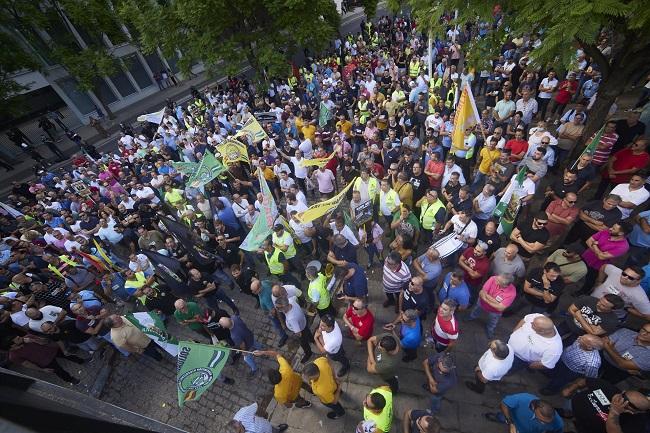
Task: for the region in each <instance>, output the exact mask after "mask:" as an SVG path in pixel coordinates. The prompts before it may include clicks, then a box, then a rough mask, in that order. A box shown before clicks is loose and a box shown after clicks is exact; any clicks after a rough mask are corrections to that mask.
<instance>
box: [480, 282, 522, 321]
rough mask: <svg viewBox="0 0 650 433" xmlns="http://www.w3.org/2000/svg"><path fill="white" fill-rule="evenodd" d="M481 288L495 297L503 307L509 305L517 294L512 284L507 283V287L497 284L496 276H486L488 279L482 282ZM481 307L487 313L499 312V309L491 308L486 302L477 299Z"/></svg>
mask: <svg viewBox="0 0 650 433" xmlns="http://www.w3.org/2000/svg"><path fill="white" fill-rule="evenodd" d="M483 290H485V293H487V294H488V295H490V296H492V297H493V298H495V299H496V300H497V301H498V302H499V303H500V304H501V305H503V306H504V307H506V308H507V307H509V306H510V305H511V304H512V303H513V302H514V300H515V296H517V289H516V288H515V286H513V285H512V284H508V286H507V287H501V286H499V285H498V284H497V276H496V275H495V276H493V277H490V278H488V280H487V281H486V282H485V284H483ZM479 303H480V305H481V308H482V309H483V310H485V311H487V312H488V313H498V314H501V311H499V310H497V309H496V308H493V307H492V306H490V305H489V304H488V303H486V302H483V300H482V299H479Z"/></svg>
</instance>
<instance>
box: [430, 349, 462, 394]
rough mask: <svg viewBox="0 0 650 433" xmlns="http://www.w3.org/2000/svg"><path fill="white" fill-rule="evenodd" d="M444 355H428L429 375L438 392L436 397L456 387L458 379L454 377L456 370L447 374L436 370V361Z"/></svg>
mask: <svg viewBox="0 0 650 433" xmlns="http://www.w3.org/2000/svg"><path fill="white" fill-rule="evenodd" d="M444 355H445V354H444V353H436V354H433V355H429V369H431V375H432V376H433V378H434V379H435V381H436V384H437V385H436V388H437V390H438V392H437V393H436V395H444V394H445V393H446V392H447V391H449V390H450V389H451V388H453V387H454V385H456V382H458V378H457V377H456V369H453V368H452V369H451V370H450V371H449V372H447V373H443V372H441V371H440V369H439V368H438V360H439V359H440V358H441V357H442V356H444Z"/></svg>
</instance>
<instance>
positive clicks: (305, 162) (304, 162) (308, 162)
mask: <svg viewBox="0 0 650 433" xmlns="http://www.w3.org/2000/svg"><path fill="white" fill-rule="evenodd" d="M335 153H336V152H332V153H331V154H330V156H328V157H326V158H313V159H305V158H303V159H301V160H300V165H301V166H303V167H311V166H312V165H315V166H317V167H323V166H324V165H325V164H327V163H328V162H329V161H330V160H331V159H332V158H334V154H335Z"/></svg>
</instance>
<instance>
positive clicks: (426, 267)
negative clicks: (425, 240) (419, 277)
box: [416, 253, 442, 287]
mask: <svg viewBox="0 0 650 433" xmlns="http://www.w3.org/2000/svg"><path fill="white" fill-rule="evenodd" d="M416 260H417V261H418V263H420V267H421V268H422V271H424V273H425V274H426V280H425V282H424V286H425V287H426V286H432V285H434V284H435V282H436V280H437V279H438V277H439V276H440V273H441V272H442V264H441V263H440V260H435V261H433V262H432V261H431V260H429V258H428V257H427V255H426V253H425V254H422V255H421V256H420V257H418V258H417V259H416Z"/></svg>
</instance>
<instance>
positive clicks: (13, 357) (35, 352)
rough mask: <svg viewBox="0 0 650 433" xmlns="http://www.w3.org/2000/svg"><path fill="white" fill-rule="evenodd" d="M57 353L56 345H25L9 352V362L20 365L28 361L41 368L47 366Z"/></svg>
mask: <svg viewBox="0 0 650 433" xmlns="http://www.w3.org/2000/svg"><path fill="white" fill-rule="evenodd" d="M58 353H59V347H58V346H56V345H43V344H38V343H25V344H23V345H22V346H20V347H19V348H18V349H12V350H10V351H9V361H11V362H13V363H15V364H22V363H23V362H24V361H29V362H31V363H32V364H36V365H38V366H39V367H41V368H45V367H47V366H49V365H50V364H51V363H52V361H54V359H55V358H56V355H57V354H58Z"/></svg>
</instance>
